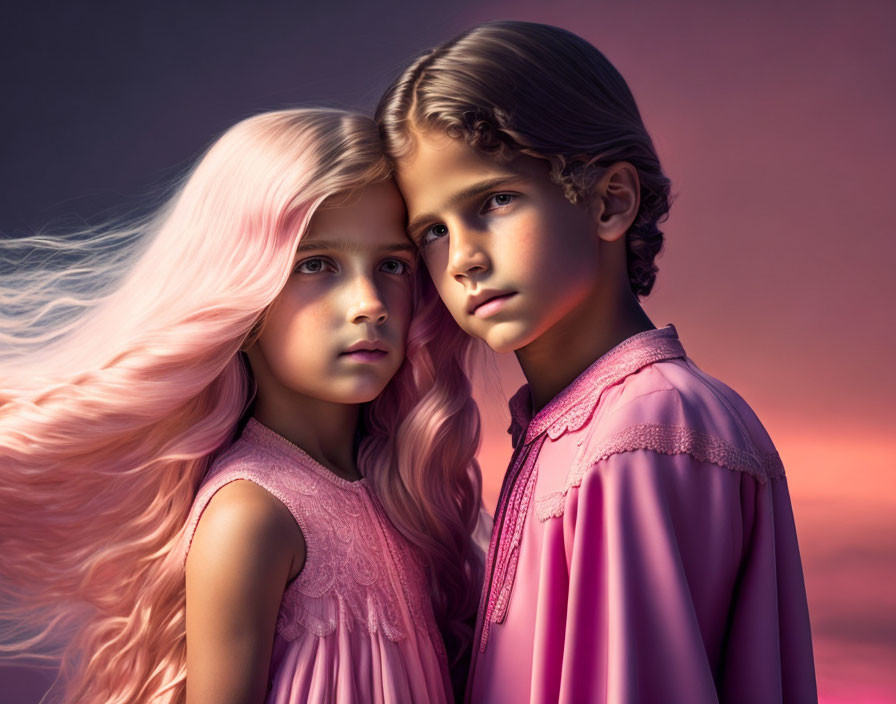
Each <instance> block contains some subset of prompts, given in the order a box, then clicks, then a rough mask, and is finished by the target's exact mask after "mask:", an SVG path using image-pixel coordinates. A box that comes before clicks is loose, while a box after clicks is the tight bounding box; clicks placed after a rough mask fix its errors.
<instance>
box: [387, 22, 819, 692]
mask: <svg viewBox="0 0 896 704" xmlns="http://www.w3.org/2000/svg"><path fill="white" fill-rule="evenodd" d="M377 119H378V120H379V122H380V125H381V130H382V132H383V134H384V136H385V139H386V142H387V145H388V149H389V152H390V155H391V157H392V158H393V160H394V161H395V163H396V180H397V182H398V184H399V187H400V188H401V191H402V194H403V195H404V198H405V202H406V204H407V208H408V217H409V220H410V223H409V226H408V232H409V234H410V236H411V237H412V239H414V240H415V242H417V243H418V244H419V246H420V247H421V253H422V258H423V260H424V262H425V264H426V267H427V269H428V271H429V273H430V274H431V276H432V278H433V281H434V282H435V285H436V287H437V288H438V291H439V294H440V296H441V297H442V299H443V300H444V302H445V304H446V305H447V307H448V308H449V310H450V311H451V313H452V315H453V316H454V318H455V320H456V321H457V322H458V324H459V325H460V326H461V327H463V328H464V329H465V330H466V331H467V332H468V333H469V334H470V335H472V336H475V337H477V338H479V339H482V340H485V341H486V342H487V343H488V344H489V346H490V347H492V348H493V349H495V350H497V351H508V352H509V351H513V352H514V353H515V354H516V356H517V359H518V360H519V362H520V365H521V367H522V370H523V372H524V374H525V376H526V379H527V381H528V384H527V385H526V386H524V387H523V388H521V389H520V391H519V392H518V393H517V394H516V395H515V396H514V397H513V398H512V399H511V402H510V410H511V416H512V419H513V422H512V425H511V434H512V438H513V444H514V449H515V451H514V456H513V460H512V461H511V466H510V468H509V470H508V472H507V475H506V478H505V481H504V486H503V487H502V491H501V495H500V498H499V501H498V507H497V511H496V515H495V532H494V534H493V536H492V543H491V547H490V551H489V559H488V565H487V567H486V577H485V586H484V588H483V593H482V601H481V604H480V609H479V618H478V625H477V635H476V639H475V652H474V656H473V665H472V669H471V676H470V685H469V688H468V690H467V691H468V699H469V701H471V702H477V703H478V702H488V703H489V704H492V703H497V702H513V703H514V704H517V703H519V702H556V701H563V702H610V703H612V704H623V703H629V702H630V703H632V704H633V703H635V702H688V703H693V704H713V703H714V702H718V701H724V702H735V701H736V702H769V703H771V702H780V701H786V702H810V701H814V700H815V699H816V694H815V679H814V668H813V661H812V643H811V638H810V632H809V615H808V609H807V605H806V592H805V588H804V585H803V578H802V571H801V566H800V555H799V549H798V546H797V540H796V531H795V528H794V522H793V513H792V510H791V506H790V498H789V495H788V489H787V481H786V477H785V475H784V468H783V466H782V464H781V460H780V458H779V457H778V454H777V452H776V451H775V448H774V445H773V444H772V441H771V440H770V438H769V437H768V434H767V433H766V431H765V429H764V428H763V427H762V424H761V423H760V421H759V420H758V418H757V417H756V415H755V413H754V412H753V411H752V410H751V409H750V407H749V406H748V405H747V404H746V403H745V402H744V400H743V399H742V398H741V397H740V396H738V395H737V394H736V393H735V392H734V391H733V390H732V389H730V388H729V387H728V386H726V385H725V384H723V383H722V382H721V381H719V380H717V379H714V378H712V377H711V376H709V375H708V374H706V373H705V372H703V371H702V370H700V369H699V367H697V365H696V364H695V363H694V362H693V361H692V360H690V359H689V358H688V357H687V355H686V354H685V350H684V347H683V345H682V343H681V341H680V340H679V339H678V335H677V332H676V330H675V328H674V327H673V326H672V325H666V326H664V327H661V328H659V329H657V328H656V326H654V325H653V323H652V322H651V320H650V319H649V318H648V316H647V314H646V313H645V312H644V310H643V309H642V308H641V306H640V303H639V300H638V299H639V297H641V296H646V295H647V294H649V293H650V291H651V289H652V287H653V284H654V281H655V278H656V271H657V268H656V265H655V263H654V260H655V257H656V255H657V254H658V252H659V251H660V249H661V247H662V244H663V233H662V232H661V230H660V229H659V226H658V224H659V223H660V222H661V221H662V220H663V219H665V217H666V216H667V214H668V209H669V180H668V178H666V176H665V175H664V174H663V171H662V169H661V168H660V163H659V159H658V158H657V155H656V151H655V150H654V147H653V144H652V142H651V139H650V137H649V135H648V133H647V130H646V129H645V127H644V124H643V122H642V121H641V116H640V114H639V111H638V108H637V106H636V104H635V101H634V98H633V97H632V94H631V92H630V91H629V89H628V86H627V85H626V83H625V81H624V80H623V78H622V76H620V75H619V73H618V72H617V71H616V69H615V68H614V67H613V66H612V65H611V64H610V63H609V62H608V61H607V59H606V58H605V57H604V56H603V55H602V54H601V53H600V52H599V51H598V50H597V49H595V48H594V47H593V46H591V45H590V44H589V43H588V42H587V41H585V40H584V39H582V38H581V37H578V36H576V35H574V34H572V33H571V32H567V31H565V30H562V29H559V28H557V27H549V26H546V25H539V24H531V23H525V22H496V23H490V24H485V25H480V26H478V27H475V28H473V29H472V30H470V31H469V32H465V33H464V34H462V35H460V36H458V37H456V38H455V39H453V40H451V41H449V42H447V43H446V44H444V45H442V46H440V47H437V48H436V49H434V50H432V51H430V52H428V53H427V54H425V55H424V56H422V57H420V58H419V59H418V60H417V61H415V62H414V63H413V64H412V65H411V66H409V67H408V68H407V69H406V70H405V71H404V72H403V73H402V75H401V76H400V77H399V78H398V79H397V80H396V81H394V82H393V84H392V85H391V86H390V87H389V88H388V90H387V91H386V94H385V96H384V97H383V99H382V101H381V103H380V106H379V108H378V111H377Z"/></svg>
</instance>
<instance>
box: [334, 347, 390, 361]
mask: <svg viewBox="0 0 896 704" xmlns="http://www.w3.org/2000/svg"><path fill="white" fill-rule="evenodd" d="M388 354H389V353H388V352H385V351H384V350H355V351H354V352H343V353H342V354H341V355H340V357H346V358H348V359H350V360H352V361H353V362H378V361H380V360H381V359H385V358H386V357H387V356H388Z"/></svg>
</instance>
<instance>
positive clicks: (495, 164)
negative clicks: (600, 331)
mask: <svg viewBox="0 0 896 704" xmlns="http://www.w3.org/2000/svg"><path fill="white" fill-rule="evenodd" d="M416 137H417V138H416V146H415V148H414V150H413V152H412V153H411V154H410V155H409V156H408V157H406V158H405V159H402V160H401V161H400V162H399V164H398V169H397V175H396V180H397V182H398V185H399V188H400V189H401V192H402V195H403V196H404V199H405V202H406V204H407V209H408V224H409V227H408V234H409V235H410V237H411V239H412V240H413V241H414V242H415V243H417V245H418V246H419V247H420V252H421V254H422V257H423V260H424V262H425V263H426V267H427V269H428V270H429V273H430V275H431V276H432V279H433V281H434V283H435V286H436V288H437V290H438V292H439V295H440V296H441V298H442V300H443V301H444V302H445V305H446V306H447V307H448V309H449V310H450V311H451V314H452V315H453V316H454V319H455V320H456V321H457V323H458V324H459V325H460V326H461V328H463V329H464V330H465V331H466V332H467V333H468V334H470V335H472V336H474V337H478V338H480V339H482V340H485V342H486V343H488V345H489V346H490V347H491V348H492V349H494V350H495V351H497V352H510V351H514V350H519V349H521V348H523V347H525V346H526V345H528V344H529V343H531V342H533V341H534V340H536V339H538V338H539V337H541V336H542V335H543V334H544V333H545V332H547V331H548V330H550V329H551V328H553V327H554V326H556V325H557V324H558V323H561V321H563V319H564V318H566V317H567V316H574V315H575V313H576V312H578V311H579V310H581V309H582V308H583V307H584V306H588V305H589V301H590V300H591V298H592V296H593V295H594V293H595V290H596V286H597V284H598V278H599V277H598V241H599V238H598V236H597V228H596V225H595V218H594V215H593V214H592V213H591V212H590V211H589V210H588V209H587V208H584V207H581V206H576V205H573V204H572V203H570V202H569V201H568V200H567V199H566V197H565V196H564V195H563V191H562V189H561V188H560V186H558V185H557V184H555V183H553V182H552V181H551V180H550V178H549V165H548V162H547V161H545V160H544V159H537V158H534V157H530V156H525V155H520V156H518V157H516V158H515V159H513V160H512V161H510V162H508V163H504V162H502V161H500V160H498V159H495V158H492V157H489V156H488V155H486V154H483V153H481V152H479V151H478V150H476V149H474V148H473V147H470V146H469V145H468V144H467V143H466V142H465V141H464V140H461V139H452V138H451V137H448V136H447V135H445V134H442V133H438V132H424V133H416Z"/></svg>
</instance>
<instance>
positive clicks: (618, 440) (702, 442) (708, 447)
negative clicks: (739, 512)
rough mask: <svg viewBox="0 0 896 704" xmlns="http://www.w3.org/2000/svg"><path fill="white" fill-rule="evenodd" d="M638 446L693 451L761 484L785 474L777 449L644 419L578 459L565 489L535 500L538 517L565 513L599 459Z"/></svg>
mask: <svg viewBox="0 0 896 704" xmlns="http://www.w3.org/2000/svg"><path fill="white" fill-rule="evenodd" d="M634 450H650V451H652V452H661V453H663V454H666V455H679V454H686V455H690V456H691V457H693V458H694V459H695V460H697V461H698V462H706V463H709V464H715V465H718V466H719V467H724V468H725V469H730V470H731V471H734V472H744V473H746V474H749V475H751V476H753V477H755V478H756V480H757V481H759V482H760V483H761V484H764V483H765V482H767V481H768V480H769V479H777V478H781V477H784V465H783V463H782V462H781V458H780V456H779V455H778V453H777V452H773V453H760V452H750V451H747V450H744V449H741V448H739V447H737V446H735V445H733V444H731V443H730V442H728V441H726V440H723V439H721V438H717V437H714V436H712V435H708V434H706V433H701V432H699V431H697V430H695V429H693V428H688V427H685V426H679V425H661V424H657V423H642V424H639V425H632V426H629V427H627V428H624V429H623V430H621V431H619V432H617V433H614V434H613V435H611V436H610V437H609V438H607V439H606V440H604V441H602V442H601V443H600V444H599V445H598V446H597V447H596V448H595V449H594V450H593V451H592V452H590V453H589V454H588V455H586V456H584V457H583V458H581V459H579V460H578V461H576V462H575V463H574V464H573V466H572V467H571V468H570V471H569V475H568V476H567V479H566V486H565V488H564V489H563V491H557V492H554V493H552V494H548V495H547V496H543V497H539V498H538V499H536V500H535V515H536V517H537V518H538V520H539V521H547V520H548V519H550V518H557V517H560V516H562V515H563V512H564V510H565V507H566V495H567V494H568V493H569V490H570V489H573V488H575V487H578V486H580V485H581V484H582V480H583V478H584V477H585V474H586V472H587V471H588V470H589V469H590V468H591V467H593V466H594V465H595V464H596V463H597V462H599V461H601V460H604V459H606V458H608V457H610V456H611V455H615V454H620V453H623V452H632V451H634Z"/></svg>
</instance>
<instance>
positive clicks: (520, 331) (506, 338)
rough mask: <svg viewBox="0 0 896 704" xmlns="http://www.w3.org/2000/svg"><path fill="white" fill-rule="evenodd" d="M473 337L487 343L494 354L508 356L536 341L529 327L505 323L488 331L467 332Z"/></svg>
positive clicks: (496, 325)
mask: <svg viewBox="0 0 896 704" xmlns="http://www.w3.org/2000/svg"><path fill="white" fill-rule="evenodd" d="M467 332H468V333H469V334H470V335H471V336H472V337H478V338H479V339H480V340H482V341H483V342H485V344H487V345H488V346H489V347H490V348H491V349H492V350H493V351H494V352H497V353H498V354H508V353H510V352H516V351H517V350H519V349H521V348H523V347H525V346H526V345H528V344H529V343H530V342H532V340H533V339H534V337H535V335H534V334H533V333H532V331H531V330H529V329H528V326H524V325H521V324H520V323H518V322H516V321H513V322H510V321H508V322H505V323H495V324H493V325H491V326H489V328H488V329H487V330H477V331H475V332H472V331H469V330H468V331H467Z"/></svg>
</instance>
